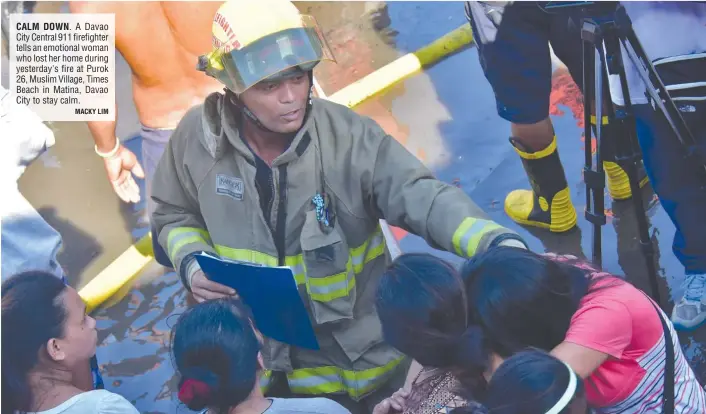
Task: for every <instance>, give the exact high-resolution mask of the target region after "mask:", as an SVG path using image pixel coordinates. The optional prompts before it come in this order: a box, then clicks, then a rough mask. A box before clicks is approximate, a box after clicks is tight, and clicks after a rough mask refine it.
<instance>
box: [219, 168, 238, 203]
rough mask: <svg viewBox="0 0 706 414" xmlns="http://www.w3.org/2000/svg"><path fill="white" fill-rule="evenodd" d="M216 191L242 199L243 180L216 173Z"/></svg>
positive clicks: (235, 198)
mask: <svg viewBox="0 0 706 414" xmlns="http://www.w3.org/2000/svg"><path fill="white" fill-rule="evenodd" d="M216 193H217V194H220V195H224V196H228V197H230V198H232V199H234V200H242V199H243V180H241V179H240V178H237V177H228V176H227V175H223V174H218V175H216Z"/></svg>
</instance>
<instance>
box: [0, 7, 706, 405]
mask: <svg viewBox="0 0 706 414" xmlns="http://www.w3.org/2000/svg"><path fill="white" fill-rule="evenodd" d="M384 5H385V3H379V2H356V3H345V2H336V3H333V2H330V3H323V2H312V3H303V2H300V3H297V6H298V7H299V8H300V10H303V11H305V12H307V13H311V14H313V15H314V16H315V17H316V18H317V20H318V21H319V23H320V25H321V26H322V27H323V28H324V31H325V33H326V35H327V36H328V38H329V42H330V44H331V46H332V48H333V49H334V52H335V53H336V55H337V59H338V64H337V65H333V64H328V63H327V64H324V65H322V66H321V67H319V68H317V72H316V76H317V78H318V80H319V82H320V83H321V86H322V88H323V90H324V91H325V92H326V94H328V95H330V94H332V93H333V92H335V91H336V90H338V89H340V88H342V87H343V86H345V85H347V84H349V83H351V82H353V81H355V80H356V79H359V78H361V77H362V76H364V75H366V74H368V73H370V72H372V71H373V70H375V69H377V68H379V67H381V66H382V65H384V64H386V63H388V62H390V61H392V60H394V59H395V58H396V57H398V56H401V55H402V54H404V53H407V52H410V51H414V50H416V49H418V48H419V47H421V46H423V45H425V44H427V43H429V42H431V41H433V40H435V39H436V38H438V37H439V36H441V35H443V34H445V33H447V32H449V31H451V30H453V29H455V28H456V27H458V26H459V25H461V24H464V22H465V16H464V12H463V5H462V3H459V2H433V3H415V2H389V3H387V5H386V9H381V6H384ZM60 10H62V5H61V3H40V6H39V11H40V12H42V11H44V12H47V11H50V12H55V11H60ZM381 10H382V12H381ZM116 67H117V70H118V75H117V79H116V80H117V85H118V106H119V108H118V112H119V114H120V115H119V116H120V118H119V124H118V135H119V136H120V137H121V138H123V139H127V138H129V137H131V136H133V135H134V133H135V132H136V131H137V130H138V124H137V118H136V115H135V111H134V109H133V107H132V103H131V99H132V98H131V96H130V92H129V91H130V88H129V82H130V78H129V68H127V66H126V64H125V63H124V61H122V60H121V59H119V60H118V64H117V65H116ZM5 68H6V66H5V65H3V72H5V71H6V69H5ZM5 76H6V73H3V79H6V78H5ZM568 79H569V78H568V75H567V74H566V72H565V71H564V70H562V69H561V68H560V67H559V68H558V69H557V70H556V72H555V79H554V90H553V93H552V109H551V110H552V114H553V116H552V119H553V122H554V126H555V129H556V131H557V136H558V139H559V149H560V153H561V158H562V160H563V164H564V168H565V170H566V175H567V177H568V180H569V185H570V188H571V196H572V199H573V201H574V204H575V206H576V208H577V210H578V211H579V212H582V211H583V207H584V206H583V204H584V200H585V187H584V184H583V182H582V180H581V171H582V168H583V145H584V143H583V141H582V130H583V129H582V126H581V123H580V119H581V117H582V115H581V111H582V108H581V106H580V95H578V93H576V90H575V86H574V85H573V84H572V83H571V82H570V81H568ZM3 82H5V80H3ZM357 110H358V111H359V112H360V113H363V114H365V115H368V116H372V117H373V118H375V119H376V120H377V121H378V122H380V123H381V124H382V126H383V127H384V128H385V129H386V130H387V131H388V132H390V133H392V134H393V135H394V136H395V137H396V138H398V139H399V140H400V141H401V142H403V143H404V144H405V145H406V146H407V147H408V148H409V149H410V150H411V151H412V152H413V153H415V154H417V155H418V156H419V157H420V158H421V159H422V160H424V162H426V163H427V165H429V166H430V167H431V168H432V169H433V171H434V172H435V173H436V175H437V176H438V177H439V178H440V179H442V180H444V181H447V182H450V183H454V184H455V185H458V186H460V187H461V188H462V189H464V190H465V191H466V192H467V193H468V194H469V195H470V196H471V197H472V198H473V199H474V200H475V201H476V202H477V203H478V204H479V205H481V206H482V207H483V208H484V209H485V210H486V211H487V212H488V213H489V214H490V216H491V217H492V218H493V220H495V221H497V222H498V223H501V224H503V225H505V226H507V227H510V228H513V229H515V230H517V231H518V232H520V234H522V235H523V236H524V237H525V238H526V239H527V240H528V241H529V243H530V245H531V248H532V249H533V250H535V251H558V252H564V253H573V254H575V255H585V256H587V257H591V253H592V252H591V232H592V229H591V226H590V225H589V224H588V223H587V222H586V221H585V220H584V219H583V217H582V215H580V217H579V228H578V229H576V230H575V231H572V232H571V233H569V234H566V235H562V236H556V235H551V234H549V233H548V232H543V231H532V232H529V231H527V230H525V229H523V228H522V227H520V226H518V225H516V224H514V223H513V222H512V221H511V220H510V219H509V218H507V216H506V215H505V213H504V211H503V200H504V197H505V195H506V194H507V193H508V192H509V191H511V190H512V189H516V188H529V186H528V183H527V179H526V176H525V173H524V171H523V169H522V165H521V163H520V160H519V158H518V157H517V155H516V154H515V152H514V151H513V150H512V148H511V147H510V145H509V143H508V141H507V138H508V136H509V132H510V127H509V124H508V123H507V122H505V121H504V120H502V119H500V118H499V117H498V116H497V114H496V111H495V102H494V98H493V93H492V90H491V89H490V86H489V85H488V84H487V82H486V81H485V78H484V76H483V73H482V71H481V68H480V65H479V63H478V56H477V51H476V50H475V49H474V48H469V49H467V50H464V51H463V52H461V53H459V54H457V55H455V56H452V57H450V58H448V59H446V60H445V61H443V62H441V63H439V64H438V65H436V66H434V67H432V68H430V69H428V70H426V71H425V72H424V73H422V74H419V75H417V76H415V77H413V78H410V79H408V80H407V81H405V82H403V83H401V84H400V85H398V86H396V87H394V88H392V89H391V90H390V91H388V92H387V93H386V94H385V95H384V96H381V97H379V98H377V99H375V100H372V101H370V102H367V103H365V104H363V105H361V106H360V107H359V108H357ZM52 127H53V128H54V130H55V133H56V136H57V145H56V146H55V147H54V148H52V149H51V150H50V151H49V152H48V153H47V154H46V155H45V156H43V157H42V159H41V161H40V162H37V163H35V164H34V165H32V166H31V167H30V168H29V169H28V170H27V172H26V173H25V175H24V176H23V177H22V179H21V181H20V188H21V190H22V191H23V193H24V194H25V195H26V197H27V198H28V199H29V200H30V201H31V202H32V204H33V205H34V206H35V207H36V208H37V209H39V210H40V212H42V214H43V215H44V216H45V217H46V218H47V220H48V221H49V222H50V223H52V224H53V225H55V226H56V227H57V229H59V231H61V233H62V235H63V236H64V238H65V248H64V251H63V252H62V254H61V256H60V259H61V261H62V263H63V265H64V266H65V267H66V268H67V270H68V272H69V274H70V276H71V281H72V284H73V285H74V286H77V287H81V286H83V285H85V284H86V283H87V282H88V281H89V280H90V279H91V278H92V277H93V276H94V275H96V274H97V273H98V272H99V271H100V270H101V269H103V268H104V267H105V266H106V265H107V264H108V263H110V262H111V261H112V260H113V259H114V258H116V257H117V256H118V255H119V254H120V253H122V252H123V251H124V250H125V249H126V248H127V247H128V246H129V245H130V243H131V242H132V241H134V240H135V239H136V238H138V237H140V236H142V235H144V234H145V233H146V227H145V226H144V220H143V208H144V206H143V205H142V204H138V205H135V206H133V205H124V204H122V203H121V202H120V201H119V200H118V199H117V197H115V196H114V195H113V193H112V191H111V189H110V186H109V185H108V182H107V180H106V179H105V173H104V171H103V167H102V165H101V162H100V159H99V158H98V157H96V156H95V154H94V153H93V146H92V141H91V139H90V136H89V134H88V129H87V127H86V126H85V125H84V124H82V123H54V124H52ZM128 142H129V144H128V145H129V146H130V147H131V149H133V150H134V151H135V152H136V153H138V154H139V146H140V142H139V139H133V140H130V141H128ZM644 196H645V199H646V200H649V203H646V204H648V205H647V212H648V217H649V221H650V234H651V235H652V239H653V240H654V241H655V246H656V248H657V256H658V260H659V269H658V271H659V274H660V276H661V278H660V288H661V291H662V296H663V297H667V296H669V297H670V298H671V300H672V301H673V299H674V298H676V297H678V295H680V293H681V291H680V283H681V280H682V278H683V268H682V266H681V265H680V263H679V262H678V261H677V260H676V258H675V257H674V255H673V254H672V252H671V242H672V237H673V233H674V226H673V225H672V224H671V222H670V220H669V218H668V217H667V215H666V214H665V213H664V211H663V210H662V208H661V207H660V206H659V204H658V202H657V201H656V200H654V199H653V195H652V193H651V192H650V190H649V189H645V191H644ZM606 205H607V208H608V212H609V222H608V224H607V225H606V226H604V227H603V231H602V234H603V261H604V268H605V269H606V270H607V271H610V272H613V273H617V274H621V275H626V276H627V278H628V279H629V280H630V281H632V282H633V283H635V284H636V285H638V286H640V287H643V288H644V289H646V290H647V291H648V292H649V285H648V283H647V278H646V271H645V266H644V259H643V257H642V254H641V252H640V245H639V243H638V238H637V228H636V223H635V215H634V212H633V205H632V203H631V202H621V203H615V204H611V202H610V198H609V197H608V196H606ZM396 234H397V235H398V237H399V238H400V244H401V247H402V249H403V251H420V250H423V251H427V250H429V247H428V246H426V244H425V243H424V242H423V241H421V240H420V239H418V238H416V237H414V236H410V235H405V234H404V233H403V232H400V231H397V232H396ZM439 254H442V255H444V256H445V257H448V258H450V259H454V258H453V256H451V255H448V254H445V253H439ZM187 305H188V304H187V298H186V295H185V293H184V290H183V289H182V288H181V285H180V283H179V280H178V277H177V276H176V275H175V274H174V273H165V272H164V271H163V270H162V269H161V268H160V267H158V266H156V265H154V266H149V267H148V268H147V269H146V270H145V271H144V272H143V274H142V275H141V276H140V278H139V280H138V281H137V282H136V284H135V285H133V286H132V287H131V288H129V289H126V291H124V292H121V294H120V295H118V296H117V297H116V298H114V299H113V300H111V302H110V303H109V304H107V306H106V307H104V308H103V309H101V310H99V311H98V312H97V313H96V316H97V319H98V326H99V329H100V333H99V340H100V346H99V349H98V359H99V361H100V363H101V368H102V371H103V375H104V379H105V382H106V386H107V388H109V389H110V390H113V391H116V392H119V393H121V394H122V395H124V396H125V397H126V398H128V399H129V400H130V401H132V402H133V403H134V404H135V405H136V406H137V408H138V409H139V410H140V412H146V413H158V412H159V413H174V412H188V410H187V409H186V408H185V407H183V406H180V405H179V404H178V400H177V399H176V394H175V386H174V384H175V381H174V378H173V369H172V365H171V361H170V355H169V352H168V340H169V329H170V326H171V322H173V317H171V318H170V316H173V315H175V314H178V313H179V312H180V311H182V310H183V309H184V308H185V307H186V306H187ZM671 306H672V304H671V303H670V304H669V305H668V306H667V309H668V310H671ZM680 339H681V341H682V346H683V347H684V349H685V350H686V351H687V355H688V356H689V358H690V360H691V362H692V366H693V367H694V368H695V370H696V372H697V375H698V376H699V377H700V379H701V380H702V382H703V380H704V379H706V360H705V359H704V355H703V350H704V344H706V342H705V340H706V328H704V329H701V330H699V331H696V332H694V333H691V334H680Z"/></svg>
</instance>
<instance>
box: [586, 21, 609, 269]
mask: <svg viewBox="0 0 706 414" xmlns="http://www.w3.org/2000/svg"><path fill="white" fill-rule="evenodd" d="M581 38H582V39H583V85H584V92H583V104H584V128H585V129H584V136H585V140H586V144H585V163H586V164H585V166H584V170H583V179H584V182H585V183H586V212H585V215H586V220H588V222H590V223H591V224H593V249H592V251H593V260H592V261H593V264H594V265H595V266H597V267H598V268H601V267H602V265H603V260H602V251H601V231H602V226H603V225H604V224H605V223H606V217H605V208H604V206H603V202H604V199H603V190H604V188H605V174H604V172H603V163H602V160H601V155H600V154H601V145H602V144H601V134H600V133H601V128H600V127H599V128H597V129H596V144H597V145H596V152H597V162H596V170H594V169H593V154H592V151H591V150H592V148H591V147H592V146H591V108H592V107H593V103H594V101H596V102H600V101H598V100H597V99H594V94H596V91H597V89H595V87H596V84H599V85H600V84H602V79H597V76H600V75H602V72H600V71H598V72H597V71H596V59H595V58H596V50H597V48H598V47H600V48H602V47H603V46H602V41H601V40H600V39H601V35H600V33H599V28H598V26H597V25H596V24H595V23H592V22H590V21H584V23H583V27H582V30H581ZM597 45H600V46H597ZM596 108H597V110H598V108H600V103H599V104H597V105H596ZM597 114H598V116H599V117H600V115H601V114H600V110H598V113H597ZM599 124H600V123H599Z"/></svg>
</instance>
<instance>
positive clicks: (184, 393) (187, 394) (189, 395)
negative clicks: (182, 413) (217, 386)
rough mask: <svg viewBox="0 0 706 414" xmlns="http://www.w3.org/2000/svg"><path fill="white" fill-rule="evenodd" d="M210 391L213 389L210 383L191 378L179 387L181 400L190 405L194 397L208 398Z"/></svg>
mask: <svg viewBox="0 0 706 414" xmlns="http://www.w3.org/2000/svg"><path fill="white" fill-rule="evenodd" d="M210 393H211V389H210V388H209V387H208V384H206V383H205V382H203V381H199V380H195V379H191V378H189V379H187V380H186V381H184V383H182V384H181V387H180V388H179V401H181V402H183V403H184V404H186V405H189V404H191V401H193V399H194V397H196V396H198V397H201V398H208V395H209V394H210Z"/></svg>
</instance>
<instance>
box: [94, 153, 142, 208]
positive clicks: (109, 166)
mask: <svg viewBox="0 0 706 414" xmlns="http://www.w3.org/2000/svg"><path fill="white" fill-rule="evenodd" d="M103 163H104V164H105V171H106V172H107V173H108V179H109V180H110V184H111V185H112V186H113V191H115V194H117V195H118V197H120V199H121V200H123V201H124V202H126V203H137V202H138V201H140V187H139V186H138V185H137V183H136V182H135V178H134V177H133V176H132V175H133V174H135V176H136V177H137V178H145V172H144V171H143V170H142V166H141V165H140V163H139V162H137V157H136V156H135V154H133V153H132V151H130V150H129V149H127V148H125V147H124V146H122V145H120V147H119V148H118V152H116V153H115V155H113V156H112V157H108V158H105V159H103Z"/></svg>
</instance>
